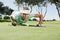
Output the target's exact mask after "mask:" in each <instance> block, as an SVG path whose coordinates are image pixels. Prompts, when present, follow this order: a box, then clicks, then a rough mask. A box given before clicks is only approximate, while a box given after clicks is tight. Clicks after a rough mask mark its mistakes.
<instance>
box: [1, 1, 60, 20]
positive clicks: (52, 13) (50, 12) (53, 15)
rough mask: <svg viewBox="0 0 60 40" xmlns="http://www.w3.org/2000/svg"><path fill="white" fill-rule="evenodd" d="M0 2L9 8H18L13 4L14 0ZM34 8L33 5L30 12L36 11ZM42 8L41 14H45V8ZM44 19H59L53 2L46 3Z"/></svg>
mask: <svg viewBox="0 0 60 40" xmlns="http://www.w3.org/2000/svg"><path fill="white" fill-rule="evenodd" d="M0 2H3V4H4V6H8V7H9V8H11V9H13V10H17V9H18V8H17V6H16V4H15V0H0ZM36 9H37V7H36V6H34V7H33V11H32V14H34V13H37V10H36ZM42 9H43V11H42V14H45V13H44V12H45V10H46V8H44V7H43V8H42ZM44 19H45V20H52V19H56V20H59V16H58V12H57V10H56V6H55V5H54V4H52V5H51V4H48V5H47V14H46V16H45V18H44Z"/></svg>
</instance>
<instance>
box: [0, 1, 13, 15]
mask: <svg viewBox="0 0 60 40" xmlns="http://www.w3.org/2000/svg"><path fill="white" fill-rule="evenodd" d="M12 11H13V9H11V8H9V7H8V6H4V4H3V2H0V14H3V15H11V13H12Z"/></svg>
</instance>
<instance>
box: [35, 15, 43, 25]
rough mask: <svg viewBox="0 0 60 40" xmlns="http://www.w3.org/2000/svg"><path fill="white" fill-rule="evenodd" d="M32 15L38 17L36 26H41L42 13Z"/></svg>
mask: <svg viewBox="0 0 60 40" xmlns="http://www.w3.org/2000/svg"><path fill="white" fill-rule="evenodd" d="M34 17H36V18H39V23H38V24H37V26H42V22H43V15H42V14H35V16H34Z"/></svg>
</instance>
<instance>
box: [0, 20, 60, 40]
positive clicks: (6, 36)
mask: <svg viewBox="0 0 60 40" xmlns="http://www.w3.org/2000/svg"><path fill="white" fill-rule="evenodd" d="M27 23H28V24H33V25H35V24H36V23H37V22H35V21H32V22H27ZM27 23H26V24H27ZM9 24H10V22H0V40H60V21H52V22H43V26H42V27H34V26H20V25H17V26H10V25H9Z"/></svg>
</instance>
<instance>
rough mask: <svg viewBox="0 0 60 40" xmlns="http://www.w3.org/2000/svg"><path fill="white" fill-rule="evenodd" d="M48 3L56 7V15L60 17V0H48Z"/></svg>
mask: <svg viewBox="0 0 60 40" xmlns="http://www.w3.org/2000/svg"><path fill="white" fill-rule="evenodd" d="M48 1H50V2H51V3H54V4H55V5H56V9H57V10H58V15H59V17H60V0H48Z"/></svg>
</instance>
